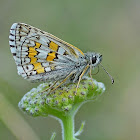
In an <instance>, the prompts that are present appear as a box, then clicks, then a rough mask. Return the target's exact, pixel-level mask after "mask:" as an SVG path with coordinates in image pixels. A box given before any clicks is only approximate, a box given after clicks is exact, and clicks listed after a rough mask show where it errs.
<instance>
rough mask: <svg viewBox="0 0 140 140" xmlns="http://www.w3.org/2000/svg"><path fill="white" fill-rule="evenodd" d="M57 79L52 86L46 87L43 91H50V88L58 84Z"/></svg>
mask: <svg viewBox="0 0 140 140" xmlns="http://www.w3.org/2000/svg"><path fill="white" fill-rule="evenodd" d="M56 83H57V81H55V82H54V83H53V84H52V85H51V86H50V87H48V88H47V89H45V90H44V91H42V93H44V92H46V91H48V90H49V89H52V88H53V87H54V86H55V85H56Z"/></svg>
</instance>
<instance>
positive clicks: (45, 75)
mask: <svg viewBox="0 0 140 140" xmlns="http://www.w3.org/2000/svg"><path fill="white" fill-rule="evenodd" d="M9 44H10V48H11V52H12V54H13V57H14V59H15V62H16V65H17V69H18V74H19V75H21V76H22V77H24V78H26V79H29V80H32V81H36V80H48V79H56V77H57V79H59V77H61V79H63V77H64V78H65V77H66V76H67V75H68V74H69V73H70V72H71V71H72V70H71V64H73V63H74V62H75V61H77V59H78V57H79V56H83V55H84V54H83V52H82V51H81V50H79V49H78V48H76V47H75V46H73V45H71V44H69V43H67V42H65V41H63V40H61V39H59V38H57V37H55V36H54V35H51V34H50V33H47V32H44V31H41V30H39V29H37V28H34V27H32V26H30V25H27V24H24V23H14V24H13V25H12V27H11V29H10V36H9Z"/></svg>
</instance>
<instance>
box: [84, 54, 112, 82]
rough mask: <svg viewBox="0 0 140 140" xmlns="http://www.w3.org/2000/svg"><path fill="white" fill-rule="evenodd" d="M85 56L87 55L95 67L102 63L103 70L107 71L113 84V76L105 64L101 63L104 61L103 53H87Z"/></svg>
mask: <svg viewBox="0 0 140 140" xmlns="http://www.w3.org/2000/svg"><path fill="white" fill-rule="evenodd" d="M85 56H86V57H87V59H88V60H89V64H90V65H91V66H92V67H93V68H94V67H96V66H98V65H99V64H100V65H101V67H102V68H103V70H104V71H105V72H106V73H107V75H108V76H109V77H110V79H111V81H112V84H113V83H114V79H113V77H112V76H111V75H110V74H109V73H108V72H107V71H106V69H105V68H104V67H103V65H102V64H101V61H102V55H101V54H99V53H86V54H85Z"/></svg>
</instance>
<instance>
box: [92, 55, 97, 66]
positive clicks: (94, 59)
mask: <svg viewBox="0 0 140 140" xmlns="http://www.w3.org/2000/svg"><path fill="white" fill-rule="evenodd" d="M96 60H97V57H96V56H94V57H92V64H94V63H96Z"/></svg>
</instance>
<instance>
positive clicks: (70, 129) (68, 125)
mask: <svg viewBox="0 0 140 140" xmlns="http://www.w3.org/2000/svg"><path fill="white" fill-rule="evenodd" d="M61 125H62V137H63V140H74V118H73V115H71V114H70V115H67V116H63V118H61Z"/></svg>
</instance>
